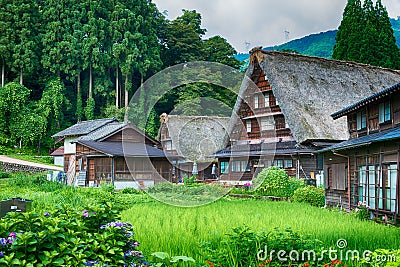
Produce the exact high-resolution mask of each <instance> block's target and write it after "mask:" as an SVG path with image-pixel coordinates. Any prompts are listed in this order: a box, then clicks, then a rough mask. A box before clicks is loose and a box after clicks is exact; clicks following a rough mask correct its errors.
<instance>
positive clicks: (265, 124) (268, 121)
mask: <svg viewBox="0 0 400 267" xmlns="http://www.w3.org/2000/svg"><path fill="white" fill-rule="evenodd" d="M271 130H274V120H273V118H265V117H264V118H261V131H271Z"/></svg>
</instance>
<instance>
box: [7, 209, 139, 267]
mask: <svg viewBox="0 0 400 267" xmlns="http://www.w3.org/2000/svg"><path fill="white" fill-rule="evenodd" d="M118 213H119V212H118V211H116V210H114V209H113V208H112V206H110V205H107V204H103V205H97V206H91V207H88V208H87V209H85V210H77V209H72V208H70V207H69V206H60V207H58V208H56V209H54V210H51V211H48V212H44V213H43V214H42V215H39V214H37V213H33V212H28V213H9V214H8V215H7V216H6V217H5V218H4V219H1V220H0V243H1V244H0V250H1V254H0V255H1V257H0V265H1V266H96V265H98V266H128V265H129V266H145V264H146V263H145V261H144V257H143V255H142V253H141V252H140V251H138V250H137V247H138V245H139V242H137V241H136V240H135V239H134V234H133V227H132V225H131V224H129V223H123V222H119V221H118V220H119V216H118V215H117V214H118ZM125 264H126V265H125ZM133 264H134V265H133Z"/></svg>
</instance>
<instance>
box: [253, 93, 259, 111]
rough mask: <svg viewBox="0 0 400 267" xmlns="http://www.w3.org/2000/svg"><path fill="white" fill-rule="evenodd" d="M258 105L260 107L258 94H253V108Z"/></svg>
mask: <svg viewBox="0 0 400 267" xmlns="http://www.w3.org/2000/svg"><path fill="white" fill-rule="evenodd" d="M259 107H260V105H259V102H258V95H255V96H254V108H259Z"/></svg>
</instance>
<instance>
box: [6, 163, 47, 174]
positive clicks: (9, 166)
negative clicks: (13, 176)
mask: <svg viewBox="0 0 400 267" xmlns="http://www.w3.org/2000/svg"><path fill="white" fill-rule="evenodd" d="M0 170H2V171H5V172H30V173H34V172H46V171H48V170H47V169H44V168H40V167H33V166H27V165H21V164H15V163H8V162H0Z"/></svg>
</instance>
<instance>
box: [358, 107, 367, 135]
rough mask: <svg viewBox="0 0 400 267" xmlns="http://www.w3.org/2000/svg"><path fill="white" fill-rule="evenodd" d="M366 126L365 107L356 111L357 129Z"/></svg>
mask: <svg viewBox="0 0 400 267" xmlns="http://www.w3.org/2000/svg"><path fill="white" fill-rule="evenodd" d="M366 128H367V111H366V110H365V109H363V110H361V111H359V112H357V131H360V130H364V129H366Z"/></svg>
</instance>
